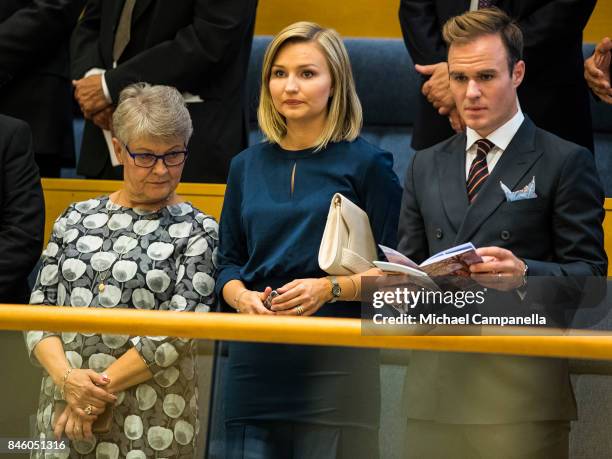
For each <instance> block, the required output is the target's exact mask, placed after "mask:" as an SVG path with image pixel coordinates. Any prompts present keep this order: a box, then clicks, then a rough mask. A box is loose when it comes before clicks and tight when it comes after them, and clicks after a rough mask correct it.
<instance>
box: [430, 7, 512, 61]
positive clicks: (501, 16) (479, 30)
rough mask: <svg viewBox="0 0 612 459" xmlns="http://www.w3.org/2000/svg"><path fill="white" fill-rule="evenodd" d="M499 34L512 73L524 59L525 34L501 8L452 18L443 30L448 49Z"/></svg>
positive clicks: (477, 11) (476, 11) (486, 9)
mask: <svg viewBox="0 0 612 459" xmlns="http://www.w3.org/2000/svg"><path fill="white" fill-rule="evenodd" d="M497 34H499V36H500V37H501V39H502V43H503V44H504V48H506V54H507V56H508V68H509V70H510V73H512V70H513V69H514V64H516V63H517V62H518V61H519V60H521V59H523V32H521V29H520V28H519V26H518V25H517V24H516V22H515V21H514V20H513V19H511V18H510V16H508V15H507V14H506V13H504V12H503V11H502V10H500V9H499V8H495V7H493V8H483V9H481V10H475V11H468V12H466V13H463V14H461V15H459V16H455V17H452V18H450V19H449V20H448V21H446V24H444V28H443V29H442V36H443V37H444V41H445V42H446V45H447V47H448V49H450V47H451V45H452V44H465V43H470V42H472V41H474V40H476V39H477V38H480V37H482V36H484V35H497Z"/></svg>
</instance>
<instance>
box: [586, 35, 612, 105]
mask: <svg viewBox="0 0 612 459" xmlns="http://www.w3.org/2000/svg"><path fill="white" fill-rule="evenodd" d="M611 73H612V40H610V39H609V38H608V37H606V38H603V39H602V40H601V41H600V42H599V43H597V46H596V47H595V52H594V53H593V55H592V56H591V57H589V58H588V59H587V60H585V61H584V79H585V80H586V82H587V84H588V85H589V87H590V88H591V91H593V93H594V94H595V95H596V96H597V97H599V99H601V100H602V101H604V102H606V103H608V104H612V89H611V88H610V84H611V83H612V82H611V81H610V74H611Z"/></svg>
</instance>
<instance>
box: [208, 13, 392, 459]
mask: <svg viewBox="0 0 612 459" xmlns="http://www.w3.org/2000/svg"><path fill="white" fill-rule="evenodd" d="M258 117H259V124H260V127H261V129H262V131H263V133H264V135H265V136H266V142H264V143H261V144H258V145H255V146H253V147H251V148H249V149H247V150H245V151H244V152H242V153H241V154H240V155H238V156H237V157H236V158H234V160H233V162H232V165H231V169H230V174H229V179H228V184H227V190H226V195H225V202H224V207H223V212H222V218H221V229H220V248H219V270H220V272H219V278H218V283H217V288H218V291H219V292H220V296H221V297H222V298H223V300H224V302H225V305H226V306H228V307H230V308H232V309H233V310H235V311H236V312H238V313H242V314H264V315H268V316H270V317H272V318H273V316H274V315H294V316H301V315H304V316H311V315H316V316H320V317H321V316H328V317H329V316H333V317H359V311H360V309H359V303H358V302H356V301H355V299H356V298H357V297H358V295H359V285H360V278H359V276H357V275H356V276H338V277H333V276H332V277H328V276H326V275H325V273H324V272H323V271H321V269H320V268H319V266H318V263H317V253H318V248H319V244H320V241H321V236H322V234H323V229H324V227H325V221H326V217H327V212H328V209H329V204H330V201H331V198H332V196H333V195H334V193H338V192H339V193H342V194H343V195H344V196H346V197H347V198H349V199H351V200H352V201H353V202H355V203H356V204H357V205H359V206H360V207H361V208H362V209H364V210H365V211H366V212H367V214H368V216H369V218H370V222H371V225H372V229H373V232H374V236H375V238H376V241H377V242H379V243H383V244H386V245H390V246H394V245H395V241H396V231H397V219H398V209H399V204H400V194H401V190H400V186H399V183H398V180H397V177H396V176H395V174H394V172H393V170H392V163H393V159H392V156H391V154H389V153H387V152H384V151H382V150H380V149H378V148H377V147H375V146H373V145H371V144H369V143H368V142H366V141H365V140H363V139H362V138H360V137H359V132H360V129H361V124H362V113H361V105H360V103H359V99H358V98H357V94H356V92H355V85H354V82H353V77H352V72H351V67H350V63H349V59H348V55H347V52H346V49H345V47H344V44H343V43H342V40H341V38H340V37H339V35H338V34H337V33H336V32H335V31H334V30H331V29H325V28H322V27H320V26H319V25H317V24H313V23H309V22H299V23H296V24H293V25H290V26H289V27H287V28H286V29H284V30H283V31H282V32H280V33H279V34H278V35H277V36H276V37H275V38H274V39H273V40H272V42H271V43H270V45H269V47H268V49H267V51H266V54H265V57H264V62H263V70H262V87H261V95H260V105H259V111H258ZM272 289H275V290H276V291H277V292H278V293H279V296H277V297H276V298H275V299H274V300H273V301H272V302H271V307H270V308H269V309H268V308H266V306H265V305H264V302H265V301H266V299H268V296H269V295H270V292H271V291H272ZM313 333H316V331H314V330H313ZM229 352H230V355H229V372H228V374H227V380H226V383H225V390H226V394H227V397H226V401H225V403H226V429H227V444H226V447H227V457H230V458H242V457H243V455H244V454H245V452H246V451H248V452H249V454H251V455H256V456H253V457H262V458H276V457H278V458H286V457H293V456H295V457H313V458H314V457H316V458H318V459H320V458H326V457H330V458H344V457H347V458H348V457H350V458H356V457H367V458H372V457H376V456H377V455H378V446H377V431H378V410H379V406H378V399H379V388H378V378H379V374H378V367H377V354H376V353H375V352H373V351H367V350H355V349H341V348H331V347H321V348H312V347H306V346H289V345H280V344H274V345H267V344H258V345H253V344H240V343H232V344H230V351H229ZM257 455H258V456H257ZM249 457H251V456H249Z"/></svg>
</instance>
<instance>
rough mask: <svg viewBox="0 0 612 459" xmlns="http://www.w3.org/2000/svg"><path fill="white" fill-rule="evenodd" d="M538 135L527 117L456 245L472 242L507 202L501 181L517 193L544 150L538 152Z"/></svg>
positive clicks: (472, 208)
mask: <svg viewBox="0 0 612 459" xmlns="http://www.w3.org/2000/svg"><path fill="white" fill-rule="evenodd" d="M534 134H535V126H534V124H533V123H532V122H531V120H529V118H527V117H525V121H523V124H522V125H521V127H520V128H519V130H518V131H517V133H516V135H515V136H514V138H513V139H512V141H511V142H510V144H509V145H508V148H506V150H505V151H504V153H503V154H502V155H501V157H500V158H499V161H498V163H497V164H496V166H495V168H494V169H493V173H492V174H491V175H490V176H489V178H488V179H487V182H486V183H485V185H484V186H483V187H482V189H481V190H480V191H479V193H478V197H477V198H476V200H475V201H474V203H473V204H472V205H470V206H469V207H468V209H467V212H466V214H465V219H464V220H463V223H462V224H461V227H460V228H459V231H458V232H457V238H456V240H455V243H456V244H460V243H463V242H467V241H469V240H470V238H471V237H472V236H473V235H474V234H475V233H476V232H477V231H478V228H480V227H481V226H482V224H483V223H484V222H485V220H486V219H487V218H488V217H489V216H490V215H491V214H492V213H493V212H494V211H495V209H497V208H498V207H499V205H500V204H501V203H502V202H504V201H505V200H506V196H505V194H504V192H503V191H502V189H501V186H500V182H503V183H504V184H505V185H507V186H508V187H509V188H510V189H511V190H514V189H515V188H516V186H517V185H518V182H519V181H520V180H521V179H522V178H523V177H524V175H525V174H526V173H527V171H529V169H530V168H531V166H532V165H533V163H534V162H535V161H536V160H537V159H538V158H539V157H540V156H541V155H542V152H541V151H536V150H535V145H534ZM463 171H465V169H463Z"/></svg>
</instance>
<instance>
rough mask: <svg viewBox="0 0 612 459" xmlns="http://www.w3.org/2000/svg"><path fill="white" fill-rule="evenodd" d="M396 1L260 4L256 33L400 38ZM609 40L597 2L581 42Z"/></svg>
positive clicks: (609, 18) (611, 5)
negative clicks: (321, 31)
mask: <svg viewBox="0 0 612 459" xmlns="http://www.w3.org/2000/svg"><path fill="white" fill-rule="evenodd" d="M398 7H399V0H331V1H330V0H301V1H291V0H260V1H259V8H258V12H257V23H256V27H255V33H256V34H259V35H273V34H275V33H277V32H278V31H280V30H281V29H282V28H283V27H284V26H286V25H288V24H291V23H292V22H296V21H302V20H309V21H315V22H318V23H320V24H321V25H324V26H327V27H333V28H335V29H336V30H337V31H338V32H340V33H341V34H342V35H344V36H347V37H401V31H400V27H399V21H398V19H397V10H398ZM606 35H608V36H611V37H612V0H599V1H598V2H597V6H596V7H595V11H594V12H593V15H592V16H591V20H590V21H589V24H588V25H587V28H586V30H585V35H584V40H585V41H587V42H596V41H599V39H600V38H601V37H603V36H606Z"/></svg>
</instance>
